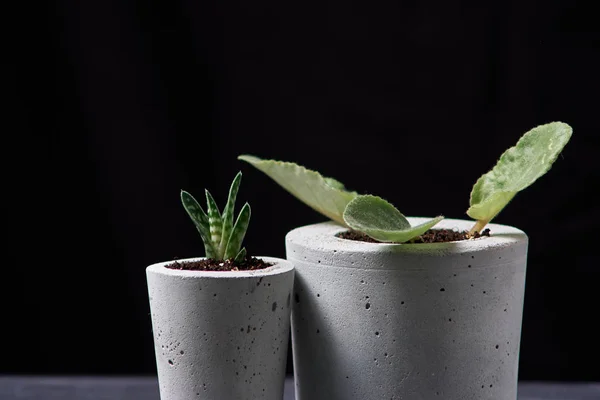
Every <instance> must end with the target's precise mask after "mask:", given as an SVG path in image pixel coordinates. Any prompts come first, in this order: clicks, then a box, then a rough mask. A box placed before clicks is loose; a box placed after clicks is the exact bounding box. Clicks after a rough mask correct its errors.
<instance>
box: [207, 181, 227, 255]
mask: <svg viewBox="0 0 600 400" xmlns="http://www.w3.org/2000/svg"><path fill="white" fill-rule="evenodd" d="M205 192H206V204H207V209H208V223H209V225H210V226H209V228H210V239H211V240H212V242H213V243H220V242H221V232H222V230H223V220H222V219H221V212H220V211H219V207H218V206H217V203H216V202H215V199H214V198H213V197H212V195H211V194H210V192H209V191H208V190H205Z"/></svg>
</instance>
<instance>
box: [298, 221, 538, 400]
mask: <svg viewBox="0 0 600 400" xmlns="http://www.w3.org/2000/svg"><path fill="white" fill-rule="evenodd" d="M409 220H410V222H411V223H412V224H416V223H419V222H423V221H424V219H422V218H409ZM472 224H473V222H472V221H463V220H452V219H447V220H444V221H442V222H441V223H440V224H439V225H438V226H436V228H438V227H441V228H457V229H459V230H468V229H469V228H471V226H472ZM488 228H490V230H491V235H492V236H491V237H483V238H480V239H476V240H470V241H461V242H451V243H437V244H395V245H394V244H380V243H366V242H357V241H351V240H346V239H340V238H337V237H335V234H336V233H338V232H342V231H344V230H345V228H343V227H341V226H340V225H337V224H335V223H332V222H327V223H321V224H315V225H309V226H305V227H301V228H297V229H295V230H293V231H291V232H289V233H288V235H287V237H286V247H287V259H288V260H290V261H291V262H293V263H294V266H295V268H296V278H295V289H294V300H293V302H292V303H293V307H292V326H291V328H292V348H293V356H294V373H295V384H296V400H354V399H355V400H367V399H373V400H384V399H385V400H388V399H403V400H418V399H422V400H434V399H438V398H439V399H443V400H470V399H473V400H483V399H490V400H515V399H516V396H517V375H518V362H519V343H520V336H521V322H522V311H523V298H524V289H525V269H526V259H527V245H528V238H527V236H526V235H525V233H523V232H522V231H520V230H518V229H515V228H512V227H509V226H503V225H497V224H490V225H488Z"/></svg>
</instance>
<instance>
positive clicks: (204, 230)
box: [181, 190, 218, 258]
mask: <svg viewBox="0 0 600 400" xmlns="http://www.w3.org/2000/svg"><path fill="white" fill-rule="evenodd" d="M181 202H182V204H183V208H185V211H186V212H187V214H188V215H189V216H190V218H191V219H192V221H193V222H194V225H195V226H196V229H197V230H198V232H199V233H200V237H201V238H202V242H204V250H205V252H206V257H207V258H217V257H218V249H217V248H216V247H215V246H214V244H213V242H212V240H211V234H210V223H209V217H208V216H207V215H206V213H205V212H204V209H202V206H200V204H199V203H198V202H197V201H196V199H195V198H194V197H193V196H192V195H191V194H189V193H188V192H186V191H185V190H182V191H181Z"/></svg>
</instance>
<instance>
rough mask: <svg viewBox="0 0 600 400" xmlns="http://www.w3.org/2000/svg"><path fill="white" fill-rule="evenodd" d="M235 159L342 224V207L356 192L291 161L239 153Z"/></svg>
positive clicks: (343, 207) (343, 223) (344, 206)
mask: <svg viewBox="0 0 600 400" xmlns="http://www.w3.org/2000/svg"><path fill="white" fill-rule="evenodd" d="M238 159H239V160H243V161H246V162H247V163H249V164H251V165H253V166H254V167H256V168H257V169H258V170H260V171H262V172H264V173H265V174H266V175H267V176H269V177H270V178H271V179H273V180H274V181H275V182H277V183H278V184H279V185H280V186H281V187H283V188H284V189H285V190H287V191H288V192H290V193H291V194H292V195H294V196H295V197H296V198H297V199H299V200H300V201H302V202H303V203H304V204H306V205H308V206H309V207H311V208H312V209H314V210H316V211H317V212H319V213H321V214H323V215H324V216H326V217H327V218H329V219H331V220H333V221H335V222H337V223H339V224H342V225H346V224H345V222H344V218H343V213H344V209H345V208H346V205H347V204H348V203H349V202H350V201H351V200H352V199H354V198H355V197H356V196H357V195H358V194H357V193H356V192H349V191H347V190H345V189H344V185H343V184H342V183H341V182H339V181H337V180H335V179H333V178H327V177H323V176H322V175H321V174H319V173H318V172H316V171H312V170H309V169H307V168H305V167H303V166H301V165H298V164H295V163H292V162H283V161H276V160H263V159H260V158H258V157H254V156H250V155H241V156H239V157H238Z"/></svg>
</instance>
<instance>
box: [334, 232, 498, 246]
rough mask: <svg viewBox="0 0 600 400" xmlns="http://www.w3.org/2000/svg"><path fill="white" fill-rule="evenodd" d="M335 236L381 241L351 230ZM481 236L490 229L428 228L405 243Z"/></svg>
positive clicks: (433, 241) (467, 238)
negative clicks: (479, 230)
mask: <svg viewBox="0 0 600 400" xmlns="http://www.w3.org/2000/svg"><path fill="white" fill-rule="evenodd" d="M335 236H336V237H339V238H341V239H348V240H356V241H360V242H369V243H382V242H380V241H378V240H375V239H373V238H371V237H369V236H367V235H365V234H364V233H362V232H357V231H353V230H348V231H345V232H341V233H338V234H337V235H335ZM482 236H490V230H489V229H484V230H483V232H482V233H481V234H480V233H479V232H475V234H474V235H473V236H471V235H469V231H455V230H452V229H430V230H428V231H427V232H425V233H424V234H422V235H421V236H419V237H417V238H415V239H414V240H413V241H411V242H407V243H408V244H412V243H445V242H456V241H461V240H470V239H478V238H480V237H482Z"/></svg>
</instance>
